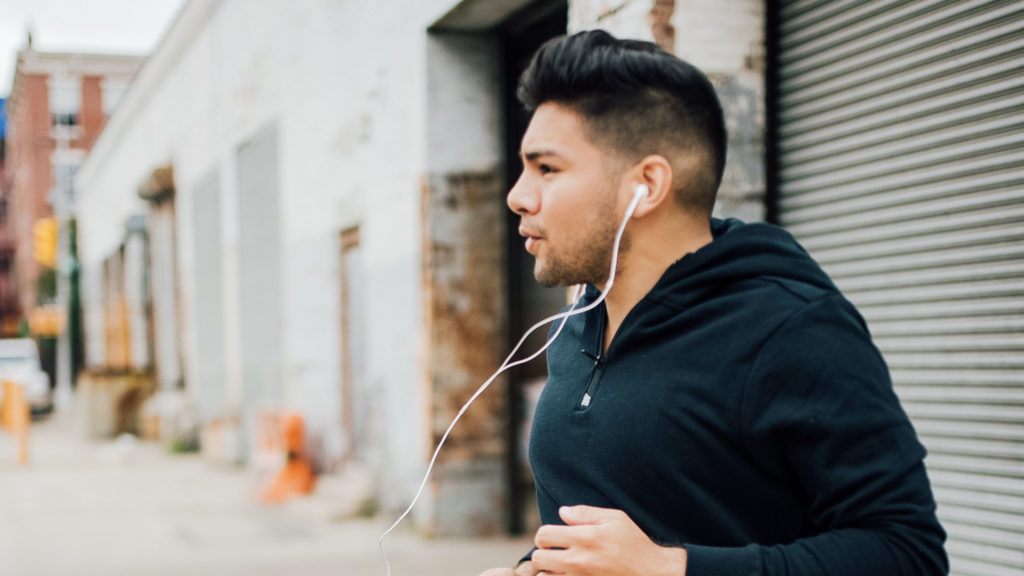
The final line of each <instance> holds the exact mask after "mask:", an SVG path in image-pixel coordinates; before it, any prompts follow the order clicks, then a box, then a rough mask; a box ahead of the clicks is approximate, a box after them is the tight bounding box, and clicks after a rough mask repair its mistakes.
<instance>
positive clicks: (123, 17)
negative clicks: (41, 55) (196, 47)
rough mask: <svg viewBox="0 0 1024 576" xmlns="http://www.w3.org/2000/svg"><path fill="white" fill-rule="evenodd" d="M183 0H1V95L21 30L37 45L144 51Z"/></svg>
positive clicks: (39, 47)
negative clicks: (28, 34) (28, 30)
mask: <svg viewBox="0 0 1024 576" xmlns="http://www.w3.org/2000/svg"><path fill="white" fill-rule="evenodd" d="M185 1H186V0H0V98H6V97H7V95H8V94H10V92H11V82H12V81H13V79H14V64H15V58H16V56H17V52H18V50H20V49H22V48H24V47H25V30H26V28H27V27H31V29H32V46H33V47H34V48H35V49H36V50H42V51H55V52H61V51H82V52H113V53H119V54H120V53H128V54H149V53H150V52H151V51H152V50H153V49H154V48H156V46H157V43H158V42H159V41H160V38H161V36H163V33H164V31H165V30H166V29H167V27H168V26H169V25H170V23H171V22H172V21H173V20H174V17H175V16H176V15H177V13H178V11H179V10H180V9H181V7H182V6H183V5H184V4H185Z"/></svg>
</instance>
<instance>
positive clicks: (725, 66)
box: [672, 0, 766, 220]
mask: <svg viewBox="0 0 1024 576" xmlns="http://www.w3.org/2000/svg"><path fill="white" fill-rule="evenodd" d="M764 19H765V3H764V0H724V1H723V0H676V7H675V13H674V14H673V16H672V22H673V24H674V25H675V28H676V54H677V55H678V56H679V57H680V58H683V59H685V60H688V61H690V62H693V63H694V64H695V65H697V66H698V67H700V68H701V69H702V70H704V72H705V73H706V74H708V76H709V77H710V78H711V81H712V82H714V83H715V87H716V88H717V89H718V96H719V98H720V99H721V101H722V107H723V108H724V110H725V122H726V127H727V128H728V130H729V152H728V156H729V159H728V162H727V164H726V168H725V175H724V177H723V179H722V187H721V189H720V190H719V193H718V205H717V206H716V209H715V214H716V215H718V216H735V217H738V218H742V219H744V220H763V219H764V214H765V212H764V207H765V186H766V182H765V164H764V157H765V149H764V146H765V144H764V134H765V76H764V74H765V36H764V31H765V21H764Z"/></svg>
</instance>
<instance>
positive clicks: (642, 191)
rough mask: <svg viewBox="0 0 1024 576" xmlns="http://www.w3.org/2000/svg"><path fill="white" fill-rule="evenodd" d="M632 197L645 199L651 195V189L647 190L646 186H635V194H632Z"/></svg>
mask: <svg viewBox="0 0 1024 576" xmlns="http://www.w3.org/2000/svg"><path fill="white" fill-rule="evenodd" d="M633 195H634V196H639V197H640V198H647V197H648V196H650V195H651V189H650V188H648V187H647V185H646V184H637V185H636V192H633Z"/></svg>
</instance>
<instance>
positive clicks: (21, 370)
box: [0, 338, 53, 414]
mask: <svg viewBox="0 0 1024 576" xmlns="http://www.w3.org/2000/svg"><path fill="white" fill-rule="evenodd" d="M0 380H10V381H11V382H15V383H17V384H20V385H21V386H22V388H23V389H24V390H25V400H26V401H27V402H28V405H29V408H30V409H31V411H32V413H34V414H38V413H42V412H48V411H50V410H52V409H53V392H52V391H51V389H50V376H49V374H47V373H46V372H44V371H43V369H42V365H41V364H40V362H39V348H38V347H37V346H36V342H35V340H32V339H31V338H16V339H0ZM2 394H3V389H2V388H0V395H2ZM0 399H2V396H0Z"/></svg>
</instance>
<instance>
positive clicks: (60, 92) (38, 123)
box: [0, 40, 143, 382]
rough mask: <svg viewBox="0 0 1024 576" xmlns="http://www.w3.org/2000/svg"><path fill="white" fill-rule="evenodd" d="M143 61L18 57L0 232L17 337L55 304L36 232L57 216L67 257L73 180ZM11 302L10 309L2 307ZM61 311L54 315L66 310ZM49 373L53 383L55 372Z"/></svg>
mask: <svg viewBox="0 0 1024 576" xmlns="http://www.w3.org/2000/svg"><path fill="white" fill-rule="evenodd" d="M142 62H143V58H142V57H140V56H134V55H116V54H84V53H64V52H43V51H38V50H36V49H34V48H33V47H32V45H31V40H30V41H29V44H28V45H27V46H26V48H25V49H23V50H20V51H19V52H18V55H17V64H16V67H15V72H14V80H13V84H12V86H11V93H10V97H9V98H8V100H7V116H8V124H7V129H8V133H7V138H6V142H5V160H6V179H5V180H4V186H3V192H4V196H3V214H4V220H3V224H2V225H0V258H3V257H4V255H7V254H9V253H10V254H12V260H11V266H10V270H11V273H12V275H13V284H12V285H11V286H9V287H8V286H3V285H2V283H0V286H3V289H4V291H3V292H2V294H0V306H6V307H8V308H5V310H8V309H10V307H11V306H16V309H17V311H18V313H19V314H20V318H18V319H17V320H14V321H13V330H14V331H15V332H16V331H17V325H18V321H19V320H21V319H24V318H25V317H26V316H27V315H29V314H31V313H32V311H33V310H35V309H36V308H38V307H40V306H45V305H49V304H53V303H54V300H55V299H56V297H57V295H56V292H57V272H56V271H51V270H53V268H52V267H50V266H47V265H44V264H41V263H40V262H39V261H38V260H37V258H36V257H35V254H34V252H35V248H36V247H35V246H34V243H35V241H36V238H35V235H34V230H36V225H37V223H39V222H41V221H43V219H47V218H51V217H56V218H57V220H56V223H57V229H58V238H59V244H57V245H55V248H57V246H60V248H57V250H58V252H59V253H60V254H64V253H67V251H68V249H69V246H70V242H69V237H70V229H71V228H70V227H69V221H70V220H71V219H72V213H73V212H72V210H73V204H74V194H73V193H72V187H71V183H72V178H73V176H74V173H75V172H76V171H77V169H78V166H79V164H80V163H81V162H82V159H83V158H84V157H85V155H86V153H87V152H88V150H89V148H91V147H92V144H93V142H95V140H96V138H97V137H98V136H99V134H100V131H101V130H102V128H103V125H104V123H105V121H106V119H107V117H108V116H109V114H110V113H111V111H113V109H114V107H115V106H116V105H117V103H118V101H119V100H120V97H121V95H122V94H123V93H124V91H125V89H126V88H127V86H128V84H129V82H130V81H131V79H132V77H133V76H134V75H135V73H136V72H137V71H138V69H139V67H140V66H141V64H142ZM4 234H7V236H6V237H5V236H4ZM6 238H9V239H10V240H9V243H8V241H6ZM8 250H10V252H8ZM59 262H64V257H63V256H58V257H57V263H59ZM55 264H56V263H55ZM2 266H4V265H3V264H0V270H3V268H2ZM65 272H67V270H65ZM0 274H2V272H0ZM0 277H2V276H0ZM0 282H2V281H0ZM12 298H13V302H14V303H15V304H12V303H9V302H8V299H12ZM63 304H64V306H62V307H60V308H58V310H66V303H63ZM7 318H8V317H6V316H5V322H4V331H5V334H11V332H12V322H11V321H9V320H8V319H7ZM47 335H48V336H52V334H47ZM44 355H47V354H46V350H45V349H44ZM44 360H45V359H44ZM50 361H51V362H53V359H52V358H51V359H50ZM48 370H49V371H50V372H51V376H53V372H54V371H55V368H54V366H53V365H51V366H49V367H48ZM53 381H55V382H56V381H57V380H56V379H53Z"/></svg>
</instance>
